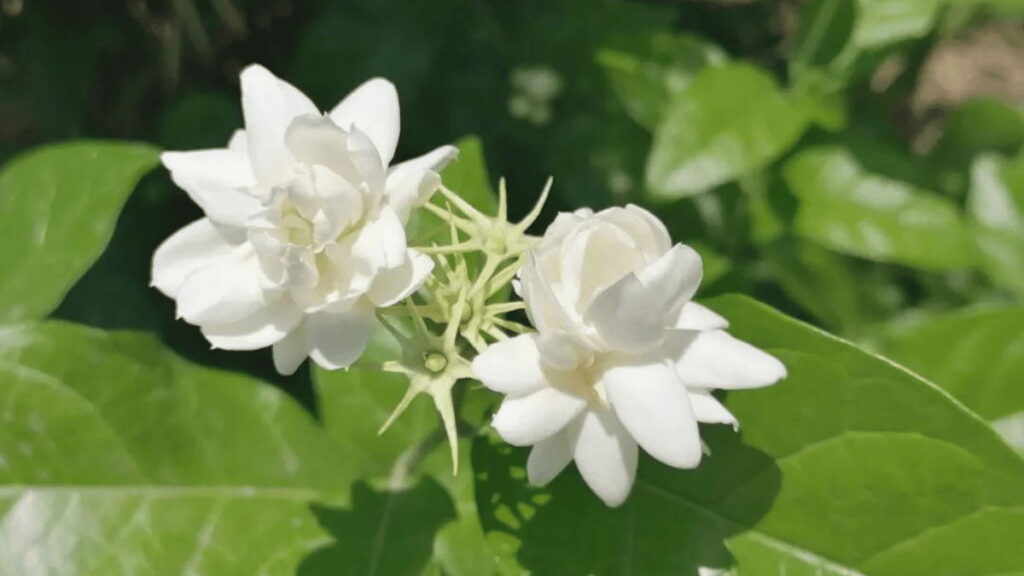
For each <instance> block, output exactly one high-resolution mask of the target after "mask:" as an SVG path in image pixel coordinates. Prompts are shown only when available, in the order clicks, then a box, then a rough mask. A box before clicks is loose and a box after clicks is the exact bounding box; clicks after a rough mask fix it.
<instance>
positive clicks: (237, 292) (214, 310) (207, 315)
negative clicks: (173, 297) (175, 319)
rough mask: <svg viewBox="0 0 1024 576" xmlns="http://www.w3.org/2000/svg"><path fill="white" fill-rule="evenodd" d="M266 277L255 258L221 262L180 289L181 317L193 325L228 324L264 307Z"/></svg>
mask: <svg viewBox="0 0 1024 576" xmlns="http://www.w3.org/2000/svg"><path fill="white" fill-rule="evenodd" d="M261 278H262V274H261V272H260V269H259V263H258V261H257V260H256V258H255V256H254V255H253V254H252V253H251V252H250V253H247V254H246V253H243V252H242V251H241V249H240V250H239V251H236V252H235V254H234V255H232V256H231V257H227V258H222V259H219V260H217V261H215V262H213V263H212V264H210V265H207V266H203V267H201V268H198V269H197V270H195V271H194V272H192V273H191V274H189V275H188V277H187V278H186V279H185V281H184V282H183V283H182V284H181V287H180V288H179V290H178V297H177V302H178V310H177V312H178V316H179V317H181V318H184V319H185V321H187V322H188V323H190V324H197V325H205V324H212V325H217V324H227V323H229V322H235V321H237V320H240V319H242V318H245V317H248V316H250V315H251V314H253V313H254V312H256V311H257V310H259V309H260V308H262V307H264V306H265V305H266V304H265V299H264V295H263V289H262V287H261Z"/></svg>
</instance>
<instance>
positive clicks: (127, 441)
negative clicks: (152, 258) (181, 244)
mask: <svg viewBox="0 0 1024 576" xmlns="http://www.w3.org/2000/svg"><path fill="white" fill-rule="evenodd" d="M0 397H2V403H3V405H4V406H5V407H6V408H5V419H6V422H5V424H4V434H2V435H0V461H2V462H3V466H2V470H0V501H2V503H0V510H2V517H3V522H2V523H0V542H3V543H4V544H3V545H2V546H0V573H3V574H31V573H39V572H40V571H42V572H44V573H58V572H59V573H60V574H68V575H75V574H112V575H114V574H125V575H129V574H154V575H156V574H168V575H171V574H174V575H178V574H189V573H196V574H200V573H201V574H239V575H242V574H244V575H251V574H257V573H263V574H268V575H282V576H283V575H290V574H293V573H294V568H295V566H296V565H297V564H298V563H299V561H300V560H301V558H302V557H303V556H305V555H306V554H307V553H308V552H309V551H311V550H313V549H314V548H316V547H318V546H320V545H322V544H326V543H327V542H328V541H329V537H328V536H327V534H325V533H324V532H323V531H322V529H321V528H320V527H319V526H318V525H317V521H316V518H315V517H314V515H313V513H312V512H311V511H310V509H309V503H310V502H312V501H314V500H318V499H321V498H327V497H329V496H330V495H331V494H333V493H335V492H336V491H337V490H339V489H344V488H345V487H346V486H347V484H348V481H347V477H346V476H345V474H344V473H343V468H341V467H339V466H338V463H337V460H336V459H335V458H334V452H333V448H332V446H331V444H330V441H329V438H328V437H327V435H326V434H324V432H323V431H322V430H321V429H320V428H319V427H318V426H317V425H316V424H315V423H314V422H313V420H312V419H311V418H310V417H309V415H308V414H306V413H305V412H304V411H303V410H302V409H301V408H300V407H299V406H298V405H296V404H295V403H294V402H293V401H292V400H291V399H289V398H288V397H287V396H285V395H284V394H283V393H281V392H280V391H278V390H276V389H274V388H272V387H270V386H267V385H263V384H260V383H258V382H255V381H253V380H251V379H249V378H246V377H242V376H237V375H233V374H230V373H224V372H218V371H215V370H209V369H205V368H201V367H198V366H195V365H192V364H189V363H187V362H185V361H183V360H180V359H178V358H177V357H174V356H172V355H170V354H169V353H167V352H165V351H164V350H163V349H162V348H161V347H160V345H159V344H158V343H157V342H156V340H155V339H154V338H152V337H149V336H141V335H136V334H128V333H105V332H101V331H97V330H92V329H88V328H83V327H79V326H75V325H71V324H63V323H57V322H49V323H43V324H40V325H38V326H17V325H16V326H8V327H5V328H3V329H2V331H0Z"/></svg>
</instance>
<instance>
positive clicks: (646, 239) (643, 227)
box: [598, 204, 672, 256]
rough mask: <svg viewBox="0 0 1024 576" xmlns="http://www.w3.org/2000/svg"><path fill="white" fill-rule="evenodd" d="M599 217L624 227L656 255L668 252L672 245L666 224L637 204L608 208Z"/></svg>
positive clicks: (639, 243)
mask: <svg viewBox="0 0 1024 576" xmlns="http://www.w3.org/2000/svg"><path fill="white" fill-rule="evenodd" d="M598 218H602V219H605V220H607V221H609V222H612V223H614V224H615V225H616V226H619V227H621V228H623V229H624V230H626V231H627V232H629V235H630V236H632V237H633V239H634V240H635V241H636V244H637V246H638V247H640V249H641V250H645V251H650V252H652V253H653V254H654V255H655V256H657V255H659V254H664V253H665V252H668V250H669V249H670V248H671V247H672V238H671V236H669V233H668V229H666V228H665V224H663V223H662V221H661V220H659V219H658V217H657V216H655V215H654V214H651V213H650V212H649V211H647V210H645V209H643V208H641V207H639V206H637V205H636V204H627V205H625V206H622V207H618V206H615V207H612V208H607V209H605V210H602V211H601V212H599V213H598Z"/></svg>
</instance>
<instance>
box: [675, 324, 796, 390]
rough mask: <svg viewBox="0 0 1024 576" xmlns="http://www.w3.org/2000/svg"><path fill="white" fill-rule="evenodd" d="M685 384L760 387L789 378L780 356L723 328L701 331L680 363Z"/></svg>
mask: <svg viewBox="0 0 1024 576" xmlns="http://www.w3.org/2000/svg"><path fill="white" fill-rule="evenodd" d="M676 370H677V371H678V372H679V377H680V378H681V379H682V381H683V383H684V384H686V385H687V386H689V387H693V388H708V389H713V388H724V389H734V388H758V387H761V386H768V385H770V384H774V383H775V382H778V381H779V380H781V379H782V378H785V377H786V367H785V366H783V365H782V362H779V360H778V359H777V358H775V357H774V356H772V355H770V354H768V353H767V352H764V351H762V350H759V349H758V348H755V347H753V346H751V345H750V344H747V343H746V342H744V341H742V340H738V339H736V338H733V337H732V336H731V335H729V334H728V333H726V332H725V331H723V330H711V331H707V332H698V333H696V335H695V337H693V341H692V342H690V344H689V345H688V346H686V349H685V350H684V351H683V354H682V357H681V358H680V359H679V360H678V362H677V363H676Z"/></svg>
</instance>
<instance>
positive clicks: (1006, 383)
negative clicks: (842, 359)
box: [884, 307, 1024, 449]
mask: <svg viewBox="0 0 1024 576" xmlns="http://www.w3.org/2000/svg"><path fill="white" fill-rule="evenodd" d="M1022 326H1024V308H1020V307H1017V308H996V309H989V310H973V311H964V312H955V313H951V314H946V315H942V316H936V317H933V318H929V319H927V320H925V321H923V322H921V323H918V324H915V325H913V326H911V327H909V328H905V329H902V330H898V331H894V332H893V333H892V334H890V335H889V337H888V338H886V343H885V346H884V349H885V351H886V353H887V354H889V355H890V356H891V357H892V358H894V359H895V360H898V361H899V362H902V363H903V364H905V365H906V366H907V367H909V368H910V369H912V370H914V371H916V372H917V373H919V374H921V375H922V376H924V377H925V378H929V379H931V380H932V381H933V382H935V383H936V384H938V385H939V386H942V387H943V388H944V389H945V390H947V391H948V392H949V393H950V394H952V395H953V396H955V397H956V398H957V400H960V401H961V402H963V403H964V405H966V406H967V407H968V408H970V409H972V410H974V411H975V412H977V413H978V414H979V415H980V416H982V417H983V418H985V419H987V420H989V421H992V422H997V421H1000V420H1005V421H1006V422H1007V423H1012V422H1013V421H1014V418H1013V417H1018V418H1019V417H1021V416H1024V331H1022V330H1021V327H1022ZM937 350H941V351H942V353H941V354H937V353H936V351H937ZM996 429H997V430H1000V426H999V425H998V424H997V426H996ZM1007 431H1008V432H1010V430H1007ZM1004 438H1006V440H1007V441H1009V442H1010V443H1011V444H1012V445H1014V446H1015V447H1017V448H1018V449H1024V438H1022V437H1021V435H1020V434H1019V433H1017V434H1016V435H1013V436H1010V435H1005V434H1004Z"/></svg>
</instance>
